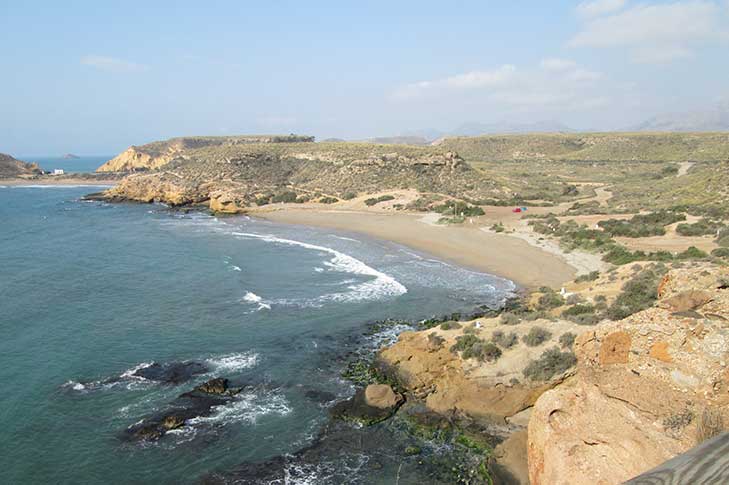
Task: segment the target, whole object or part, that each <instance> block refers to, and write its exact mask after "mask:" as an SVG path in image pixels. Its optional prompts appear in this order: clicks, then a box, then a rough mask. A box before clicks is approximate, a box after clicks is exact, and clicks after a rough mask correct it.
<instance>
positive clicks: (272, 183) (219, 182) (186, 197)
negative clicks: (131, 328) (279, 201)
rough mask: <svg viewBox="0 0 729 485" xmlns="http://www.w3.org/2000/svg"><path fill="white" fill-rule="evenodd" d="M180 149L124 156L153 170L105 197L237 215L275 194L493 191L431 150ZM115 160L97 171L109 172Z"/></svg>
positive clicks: (318, 146)
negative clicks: (194, 206) (205, 207)
mask: <svg viewBox="0 0 729 485" xmlns="http://www.w3.org/2000/svg"><path fill="white" fill-rule="evenodd" d="M215 141H216V142H217V141H218V140H217V139H215ZM181 143H182V142H181V141H176V142H173V143H170V142H161V144H150V145H154V147H155V150H156V151H153V150H151V149H145V150H146V152H144V153H143V152H141V151H139V150H137V149H130V150H133V153H134V155H133V157H132V158H133V160H127V162H125V163H127V166H130V165H133V164H134V163H137V167H138V168H142V167H143V168H145V169H152V170H146V171H145V172H144V173H134V174H131V175H129V176H127V177H126V178H125V179H124V180H122V182H121V183H120V184H119V185H118V186H117V187H115V188H113V189H111V190H109V191H108V192H107V193H106V196H107V197H108V198H110V199H116V200H134V201H140V202H152V201H160V202H165V203H168V204H172V205H186V204H200V203H205V204H208V205H209V206H210V208H211V209H213V210H215V211H221V212H238V211H241V210H243V209H245V208H246V207H249V206H253V205H255V204H256V203H257V201H258V200H260V199H261V198H265V197H269V198H270V197H276V196H277V195H278V196H280V195H281V194H288V195H289V196H290V197H294V198H299V200H307V201H309V200H311V201H314V199H320V198H322V197H325V198H326V197H328V198H330V200H329V201H330V202H334V201H336V200H339V199H341V198H348V197H350V195H351V194H358V195H362V194H370V193H377V192H381V191H383V190H399V189H415V190H417V191H420V192H423V193H437V194H445V195H457V196H469V197H472V198H481V197H485V196H487V195H490V194H492V192H493V190H494V185H493V183H492V182H490V181H489V180H488V179H487V178H486V177H483V176H482V175H480V174H479V172H477V171H476V170H474V169H473V168H472V167H470V166H469V165H468V164H467V163H465V162H464V161H463V160H462V159H461V158H460V157H459V156H458V155H457V154H456V153H454V152H449V151H446V150H443V149H441V148H435V147H415V146H406V145H403V146H392V145H389V146H388V145H377V144H366V143H310V142H301V141H299V142H294V143H292V142H288V141H285V142H280V141H279V142H276V141H267V142H257V143H249V142H239V143H230V142H222V143H218V144H214V145H202V146H187V147H183V148H181V145H180V144H181ZM130 150H128V151H127V152H125V154H127V155H128V154H130V153H132V152H131V151H130ZM125 154H122V155H120V156H119V157H117V158H116V159H114V160H117V161H118V160H121V159H122V158H124V157H127V155H125ZM114 160H112V161H110V162H109V163H108V164H107V165H105V167H107V168H104V167H102V168H101V169H100V170H106V169H110V167H112V162H114ZM114 163H116V162H114ZM115 166H121V165H115Z"/></svg>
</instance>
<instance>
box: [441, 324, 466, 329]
mask: <svg viewBox="0 0 729 485" xmlns="http://www.w3.org/2000/svg"><path fill="white" fill-rule="evenodd" d="M461 327H462V325H461V324H460V323H458V322H443V323H441V324H440V329H441V330H458V329H459V328H461Z"/></svg>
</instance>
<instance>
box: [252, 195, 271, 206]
mask: <svg viewBox="0 0 729 485" xmlns="http://www.w3.org/2000/svg"><path fill="white" fill-rule="evenodd" d="M254 202H255V203H256V205H258V206H261V205H266V204H269V203H270V202H271V196H270V195H262V196H260V197H256V200H255V201H254Z"/></svg>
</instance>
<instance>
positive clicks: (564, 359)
mask: <svg viewBox="0 0 729 485" xmlns="http://www.w3.org/2000/svg"><path fill="white" fill-rule="evenodd" d="M576 363H577V357H575V354H574V353H572V352H561V351H560V350H559V349H558V348H557V347H553V348H551V349H548V350H546V351H545V352H544V353H543V354H542V355H541V356H540V357H539V358H538V359H537V360H533V361H531V362H530V363H529V365H527V366H526V367H525V368H524V370H523V371H522V373H523V374H524V377H526V378H527V379H530V380H532V381H548V380H549V379H551V378H552V377H553V376H555V375H557V374H561V373H563V372H564V371H566V370H568V369H570V368H571V367H573V366H574V365H575V364H576Z"/></svg>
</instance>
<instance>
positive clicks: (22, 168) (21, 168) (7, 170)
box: [0, 153, 42, 178]
mask: <svg viewBox="0 0 729 485" xmlns="http://www.w3.org/2000/svg"><path fill="white" fill-rule="evenodd" d="M41 172H42V171H41V169H40V167H39V166H38V164H36V163H26V162H23V161H21V160H16V159H15V158H13V157H11V156H10V155H6V154H5V153H0V178H15V177H23V176H32V175H39V174H40V173H41Z"/></svg>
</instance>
